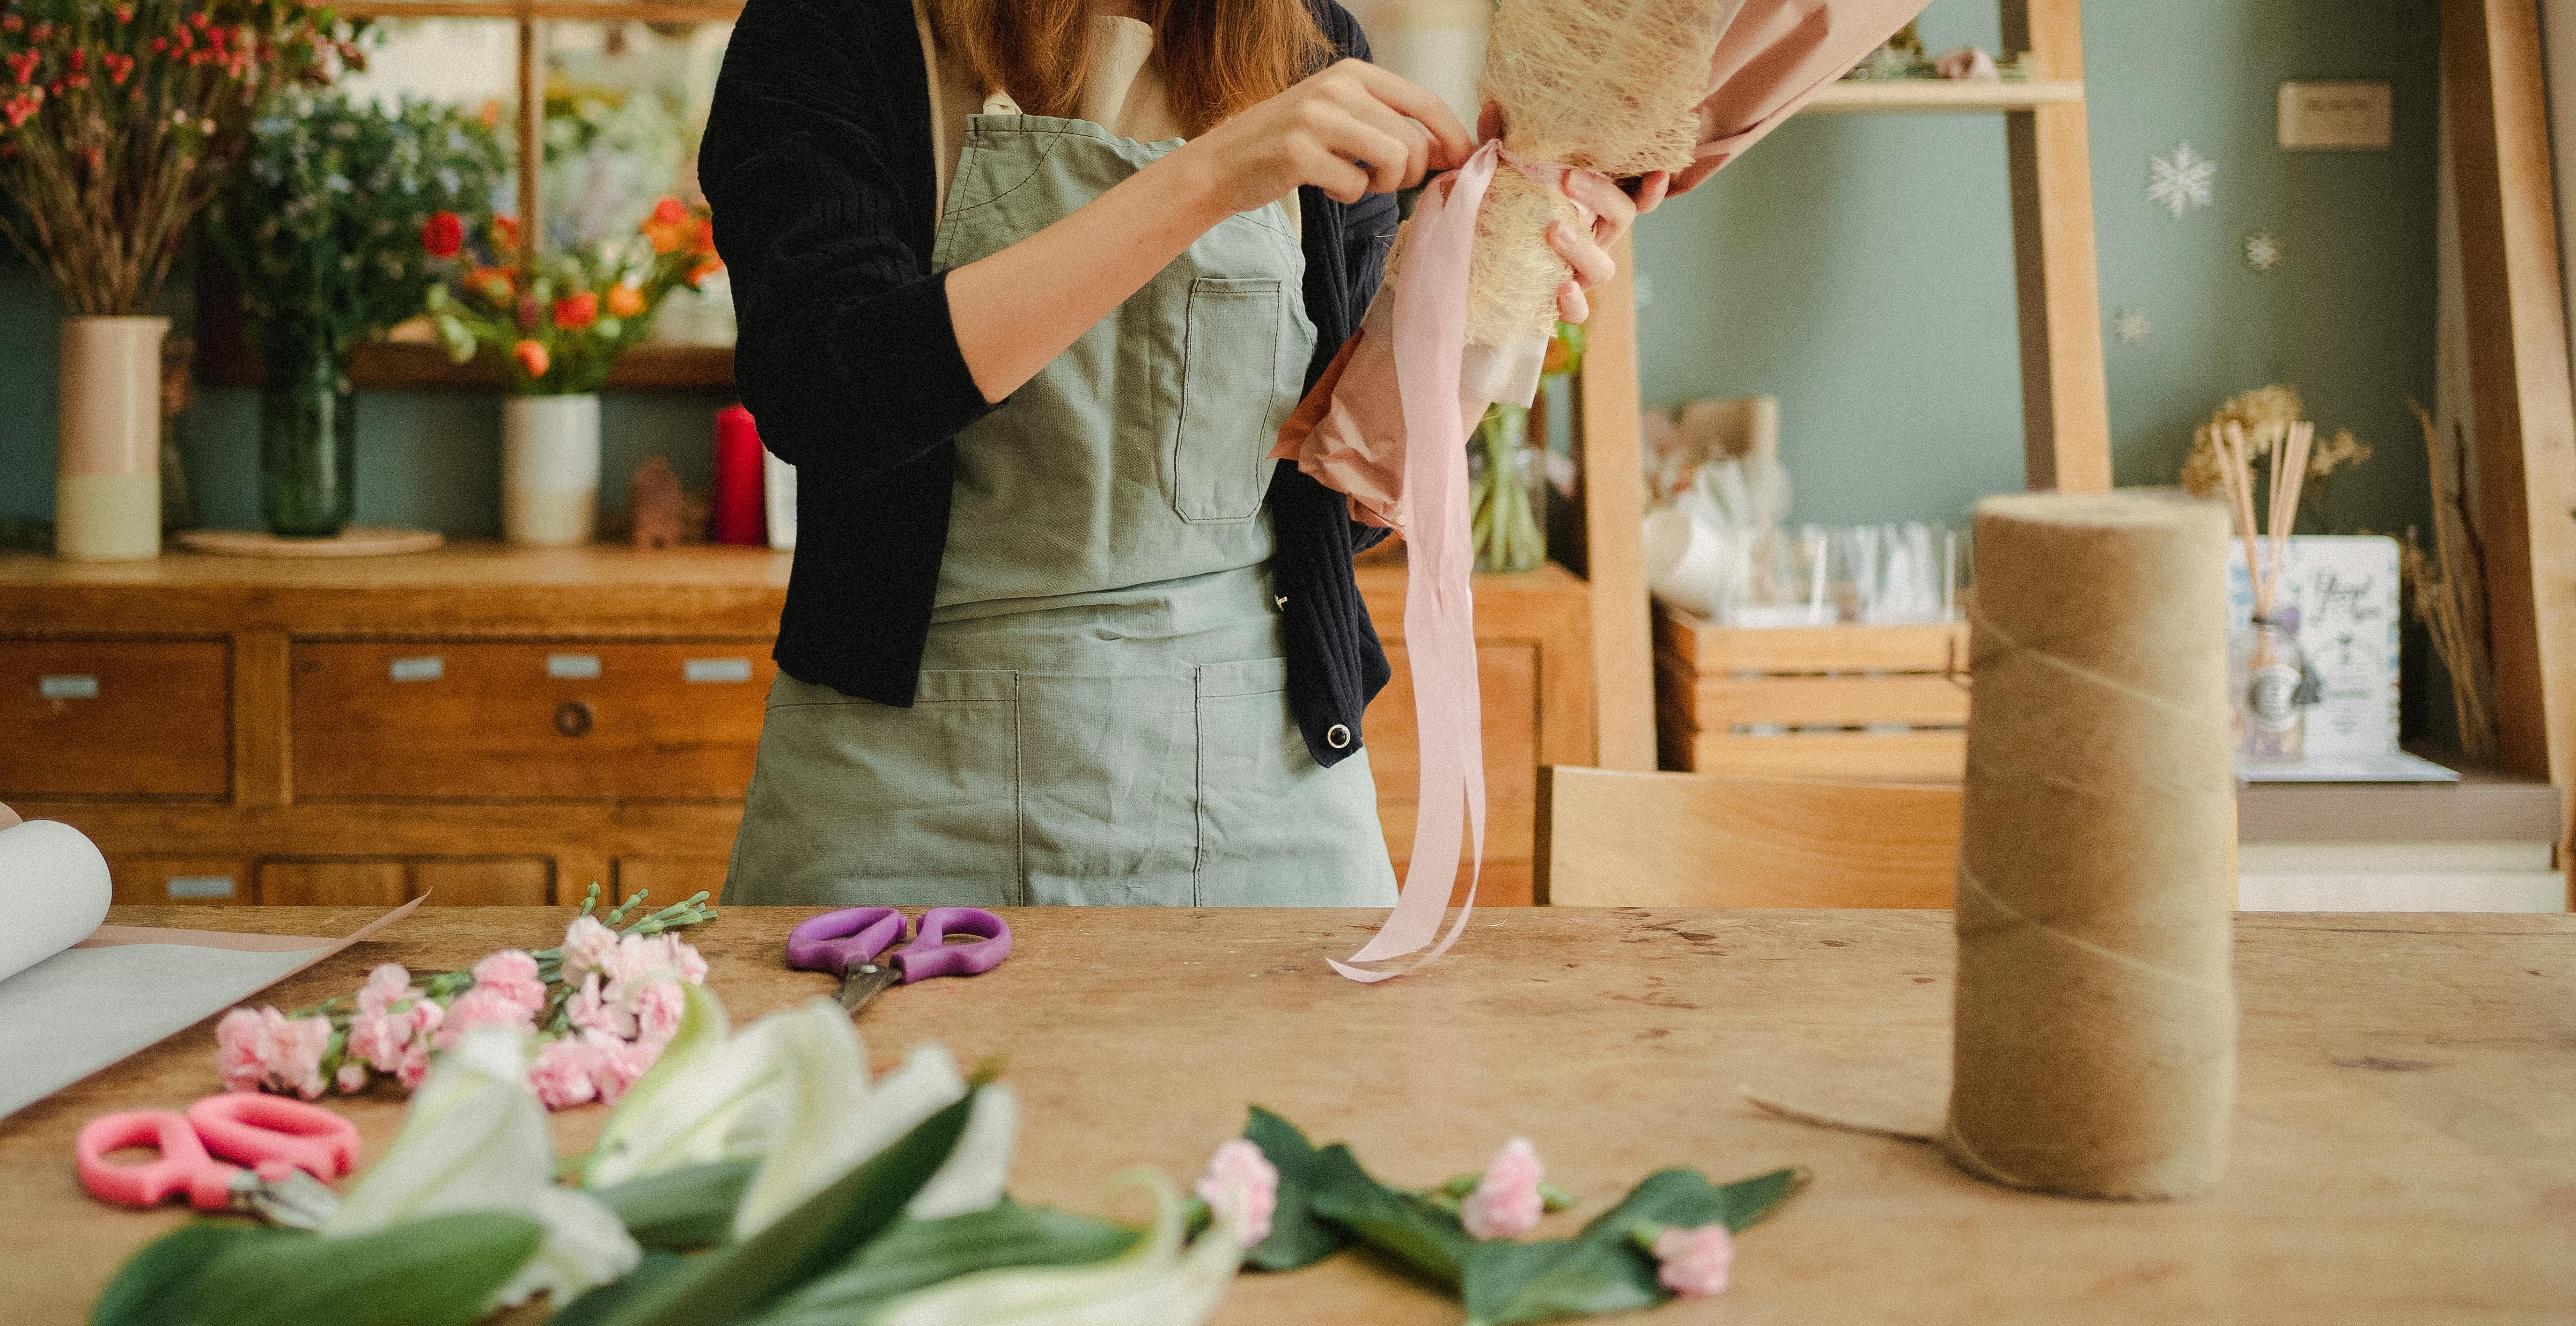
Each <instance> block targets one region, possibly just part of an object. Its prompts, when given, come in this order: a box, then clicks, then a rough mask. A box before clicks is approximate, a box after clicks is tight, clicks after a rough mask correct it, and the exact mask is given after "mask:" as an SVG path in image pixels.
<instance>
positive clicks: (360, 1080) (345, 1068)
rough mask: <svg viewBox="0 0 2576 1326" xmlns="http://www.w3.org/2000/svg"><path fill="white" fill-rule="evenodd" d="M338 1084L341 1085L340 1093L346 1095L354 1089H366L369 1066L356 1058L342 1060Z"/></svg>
mask: <svg viewBox="0 0 2576 1326" xmlns="http://www.w3.org/2000/svg"><path fill="white" fill-rule="evenodd" d="M338 1084H339V1087H340V1094H342V1095H344V1096H345V1095H347V1094H349V1093H350V1092H353V1091H364V1090H366V1087H367V1066H366V1065H365V1064H362V1063H360V1062H358V1061H357V1060H355V1059H343V1060H341V1061H340V1072H339V1075H338Z"/></svg>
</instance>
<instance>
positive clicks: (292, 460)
mask: <svg viewBox="0 0 2576 1326" xmlns="http://www.w3.org/2000/svg"><path fill="white" fill-rule="evenodd" d="M356 404H357V402H356V399H355V397H354V396H353V395H352V393H351V392H350V390H349V381H348V377H347V375H346V374H344V373H342V372H341V371H340V361H339V356H337V355H335V354H332V353H331V352H330V351H329V350H327V349H321V348H315V349H312V350H311V351H309V352H306V353H289V354H283V355H276V356H272V357H271V358H270V360H269V364H268V385H267V387H266V388H265V389H263V390H262V391H261V392H260V398H259V480H260V482H259V514H260V520H261V521H262V522H263V523H265V524H266V525H267V526H268V532H269V533H271V534H277V535H283V536H286V537H290V538H310V539H328V538H334V537H337V536H338V535H339V533H340V532H341V531H342V530H345V529H347V528H348V527H349V518H350V516H351V514H352V513H353V512H354V511H355V510H356V504H357V490H356V485H355V481H356V473H355V466H356V463H357V457H358V418H357V409H356Z"/></svg>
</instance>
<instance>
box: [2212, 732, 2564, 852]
mask: <svg viewBox="0 0 2576 1326" xmlns="http://www.w3.org/2000/svg"><path fill="white" fill-rule="evenodd" d="M2420 753H2421V754H2423V755H2424V756H2425V757H2426V758H2428V759H2433V760H2437V761H2439V762H2440V763H2444V764H2448V765H2451V766H2452V767H2454V768H2458V767H2460V766H2459V761H2458V759H2457V758H2456V757H2453V758H2445V757H2444V756H2443V753H2442V752H2439V751H2425V752H2420ZM2561 816H2562V802H2561V799H2560V796H2559V792H2558V789H2556V788H2554V787H2551V786H2550V785H2549V780H2547V779H2545V778H2524V777H2518V776H2516V775H2513V774H2506V773H2497V772H2493V771H2488V770H2477V769H2463V770H2462V772H2461V776H2460V781H2458V782H2456V783H2251V784H2247V785H2246V786H2245V787H2243V788H2240V789H2239V790H2238V791H2237V793H2236V836H2237V840H2238V841H2240V842H2249V843H2326V842H2343V843H2351V842H2378V843H2401V842H2402V843H2427V842H2431V843H2467V842H2524V843H2537V842H2551V843H2554V842H2557V841H2559V840H2560V837H2559V835H2560V833H2561V831H2562V829H2563V828H2564V826H2563V825H2562V824H2561V823H2560V819H2561Z"/></svg>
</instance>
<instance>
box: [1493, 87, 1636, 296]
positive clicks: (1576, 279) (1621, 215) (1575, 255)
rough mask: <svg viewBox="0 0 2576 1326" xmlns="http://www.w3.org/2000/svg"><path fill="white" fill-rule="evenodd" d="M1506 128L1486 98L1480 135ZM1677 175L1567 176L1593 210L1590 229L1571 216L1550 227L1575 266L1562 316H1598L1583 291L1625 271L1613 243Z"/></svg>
mask: <svg viewBox="0 0 2576 1326" xmlns="http://www.w3.org/2000/svg"><path fill="white" fill-rule="evenodd" d="M1502 132H1503V112H1502V107H1500V106H1497V105H1495V104H1494V103H1493V102H1490V101H1489V102H1486V103H1485V105H1484V109H1483V111H1482V113H1480V114H1479V115H1477V117H1476V137H1477V140H1478V141H1480V142H1481V141H1483V140H1484V139H1487V138H1498V137H1500V136H1502ZM1672 178H1673V177H1672V173H1671V172H1670V171H1662V170H1658V171H1651V172H1649V173H1647V174H1644V175H1640V176H1637V177H1636V178H1634V179H1628V180H1621V181H1619V182H1617V183H1612V182H1611V181H1609V180H1605V179H1603V178H1601V177H1600V176H1598V175H1591V174H1585V173H1580V172H1577V173H1571V174H1568V175H1567V176H1566V177H1565V184H1566V196H1567V197H1569V198H1572V199H1573V200H1574V201H1575V202H1577V203H1580V204H1582V205H1583V206H1584V207H1586V208H1589V209H1591V212H1592V228H1591V230H1590V231H1588V232H1587V231H1585V230H1584V229H1583V228H1582V227H1581V226H1578V225H1576V224H1575V223H1574V222H1571V221H1560V222H1558V223H1556V224H1555V225H1553V226H1550V227H1548V230H1547V243H1548V247H1549V248H1552V249H1555V250H1556V256H1558V257H1560V258H1563V259H1564V260H1565V265H1566V266H1568V267H1570V268H1573V269H1574V276H1573V278H1572V279H1570V280H1568V281H1567V282H1566V283H1565V284H1564V285H1561V286H1559V287H1557V291H1556V315H1557V316H1558V317H1560V318H1563V319H1564V320H1566V321H1567V322H1581V321H1583V320H1584V319H1586V318H1589V317H1590V316H1592V304H1591V301H1590V300H1588V299H1586V298H1585V297H1584V294H1583V292H1584V291H1586V290H1589V289H1591V288H1592V287H1594V286H1596V285H1599V284H1601V283H1602V282H1604V281H1607V280H1609V279H1610V278H1611V276H1612V275H1614V274H1615V273H1616V272H1617V271H1618V270H1619V268H1618V264H1617V263H1615V262H1612V261H1611V259H1610V246H1611V245H1613V244H1616V243H1618V242H1619V237H1620V236H1622V235H1625V234H1627V233H1628V227H1630V226H1632V225H1635V224H1636V222H1637V218H1638V217H1640V216H1643V215H1645V214H1646V213H1648V212H1651V211H1653V210H1655V205H1656V204H1658V203H1661V202H1662V201H1663V200H1664V193H1665V191H1666V190H1668V189H1669V188H1671V186H1672Z"/></svg>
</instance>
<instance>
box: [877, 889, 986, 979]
mask: <svg viewBox="0 0 2576 1326" xmlns="http://www.w3.org/2000/svg"><path fill="white" fill-rule="evenodd" d="M952 932H953V933H956V934H960V935H973V936H976V937H977V938H976V940H975V942H973V943H971V944H951V943H949V942H948V936H949V935H950V934H951V933H952ZM1009 956H1011V927H1010V926H1009V924H1008V923H1006V922H1004V921H1003V920H1002V918H1000V917H998V916H995V915H993V914H992V913H991V912H988V911H985V910H984V909H983V908H981V907H933V908H931V909H930V910H929V911H926V912H923V913H922V914H921V930H920V932H919V933H917V934H916V935H915V936H914V937H913V941H912V942H911V943H909V944H906V945H904V946H903V949H902V951H901V952H898V953H896V954H895V955H894V959H893V960H894V964H895V965H896V966H898V967H901V968H902V969H903V981H904V984H906V985H910V984H912V983H913V982H914V981H921V980H928V979H929V978H931V977H933V976H976V975H980V974H982V973H984V972H988V971H991V970H992V969H994V968H995V967H998V966H1000V965H1002V959H1004V958H1007V957H1009Z"/></svg>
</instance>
